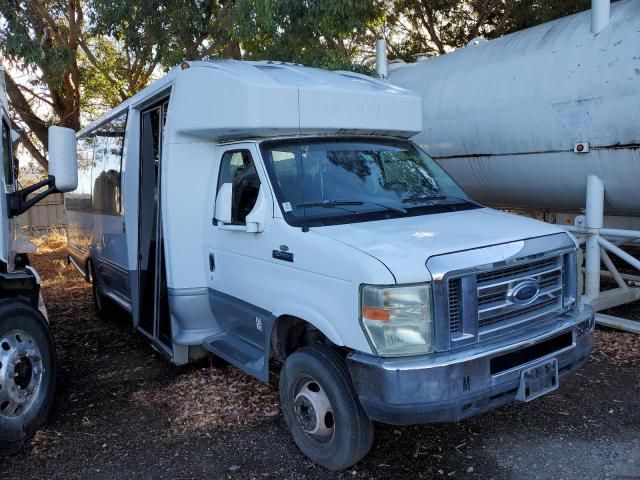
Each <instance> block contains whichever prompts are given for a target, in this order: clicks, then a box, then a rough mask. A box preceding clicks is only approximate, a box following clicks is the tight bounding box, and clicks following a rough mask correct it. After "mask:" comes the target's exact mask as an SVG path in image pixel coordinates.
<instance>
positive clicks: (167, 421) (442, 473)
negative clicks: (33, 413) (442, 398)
mask: <svg viewBox="0 0 640 480" xmlns="http://www.w3.org/2000/svg"><path fill="white" fill-rule="evenodd" d="M63 258H64V251H63V249H62V248H60V249H58V250H55V249H54V251H51V252H49V253H44V254H40V255H38V256H35V258H34V259H33V260H34V264H35V266H36V267H37V268H38V269H39V271H40V272H41V274H42V275H43V278H44V296H45V300H46V303H47V307H48V310H49V315H50V321H51V326H52V329H53V333H54V336H55V340H56V345H57V349H58V359H59V365H58V367H59V378H58V384H59V386H58V392H57V401H56V404H55V407H54V410H53V414H52V417H51V419H50V421H49V423H48V425H47V426H46V428H44V429H43V430H42V431H40V432H38V434H37V435H36V437H35V439H34V440H33V441H32V442H31V443H30V444H29V445H27V446H26V448H25V449H24V450H23V451H22V452H20V453H19V454H17V455H15V456H13V457H10V458H5V459H0V479H76V478H77V479H88V478H95V479H111V478H137V479H138V478H139V479H145V478H150V479H151V478H153V479H185V480H186V479H199V478H213V479H218V478H221V479H226V478H229V479H269V478H272V479H352V478H353V479H392V478H394V479H395V478H397V479H400V478H402V479H414V478H424V479H441V478H442V479H449V478H450V479H456V478H458V479H480V478H482V479H485V478H493V479H514V480H519V479H532V478H533V479H625V480H628V479H640V336H638V335H633V334H624V333H618V332H614V331H599V332H598V333H597V351H596V353H595V354H594V355H593V356H592V358H591V360H590V361H589V362H588V364H587V365H586V366H585V367H584V368H582V369H581V370H580V371H579V372H577V373H576V374H575V375H573V376H572V377H571V378H569V379H566V380H565V381H564V382H563V383H562V385H561V387H560V389H559V390H557V391H556V392H554V393H553V394H550V395H547V396H546V397H543V398H541V399H539V400H536V401H534V402H532V403H531V404H527V405H524V404H513V405H510V406H507V407H505V408H502V409H499V410H497V411H495V412H492V413H489V414H485V415H482V416H479V417H475V418H472V419H468V420H465V421H463V422H460V423H457V424H438V425H424V426H413V427H402V428H398V427H392V426H385V425H378V426H377V427H376V441H375V445H374V448H373V450H372V452H371V454H370V455H369V456H368V457H367V458H365V460H364V461H362V462H361V463H359V464H357V465H356V466H355V467H353V468H351V469H349V470H348V471H344V472H339V473H333V472H328V471H327V470H324V469H323V468H322V467H318V466H316V465H314V464H312V463H311V462H310V461H308V460H307V459H306V458H305V457H303V456H302V454H300V453H299V451H298V450H297V448H296V446H295V445H294V444H293V442H292V440H291V437H290V435H289V433H288V432H287V429H286V426H285V424H284V421H283V419H282V416H281V415H280V414H279V410H278V401H277V392H276V391H275V389H274V388H273V387H271V386H270V385H262V384H260V383H259V382H257V381H254V380H252V379H250V378H249V377H247V376H245V375H243V374H241V373H240V372H239V371H237V370H236V369H234V368H232V367H223V368H220V367H214V366H212V365H210V364H208V363H207V362H202V363H200V364H198V365H192V366H189V367H186V368H185V367H183V368H177V367H174V366H171V365H169V364H168V363H167V362H166V361H164V360H163V359H162V358H161V357H160V356H159V355H158V354H156V353H155V352H154V351H153V350H152V349H151V348H150V347H149V346H147V345H146V344H145V343H144V342H143V341H142V340H141V339H140V338H138V337H137V336H135V335H134V334H133V333H132V332H131V327H130V324H129V323H128V319H127V318H126V316H125V315H124V314H122V315H116V317H117V318H113V319H112V320H111V321H100V320H98V319H97V318H96V317H95V314H94V311H93V305H92V303H91V290H90V288H89V286H88V285H87V284H85V283H84V282H83V281H82V279H80V277H79V275H77V273H75V271H73V270H72V269H71V268H70V267H66V266H65V265H64V263H63ZM630 312H632V313H633V314H634V315H638V318H640V308H638V305H635V306H632V307H631V309H630Z"/></svg>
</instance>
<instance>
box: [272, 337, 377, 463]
mask: <svg viewBox="0 0 640 480" xmlns="http://www.w3.org/2000/svg"><path fill="white" fill-rule="evenodd" d="M280 402H281V404H282V410H283V414H284V418H285V420H286V422H287V425H288V426H289V430H290V431H291V433H292V435H293V439H294V441H295V442H296V445H297V446H298V448H300V450H301V451H302V453H304V454H305V455H306V456H307V457H309V458H310V459H311V460H313V461H314V462H316V463H319V464H320V465H322V466H324V467H326V468H328V469H330V470H341V469H344V468H347V467H350V466H351V465H353V464H354V463H356V462H358V461H359V460H361V459H362V458H363V457H364V456H365V455H366V454H367V453H368V452H369V450H370V449H371V445H372V443H373V424H372V422H371V420H370V419H369V418H368V417H367V415H366V414H365V413H364V411H363V410H362V407H361V406H360V403H359V402H358V399H357V397H356V393H355V389H354V388H353V385H352V383H351V378H350V377H349V373H348V371H347V367H346V364H345V362H344V360H343V359H342V357H341V356H340V355H338V353H337V352H336V351H335V350H333V349H332V348H329V347H327V346H324V345H313V346H310V347H305V348H302V349H300V350H298V351H296V352H295V353H293V354H292V355H291V356H290V357H289V358H287V360H286V361H285V364H284V367H283V369H282V372H281V373H280Z"/></svg>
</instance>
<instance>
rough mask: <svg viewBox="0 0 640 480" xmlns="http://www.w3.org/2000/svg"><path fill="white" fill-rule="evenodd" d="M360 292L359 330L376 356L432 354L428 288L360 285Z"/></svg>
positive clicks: (429, 291) (418, 286) (429, 289)
mask: <svg viewBox="0 0 640 480" xmlns="http://www.w3.org/2000/svg"><path fill="white" fill-rule="evenodd" d="M361 292H362V293H361V301H360V308H361V312H360V316H361V318H362V326H363V328H364V330H365V332H366V334H367V336H368V337H369V341H370V342H371V343H372V345H373V347H374V349H375V351H376V353H377V354H378V355H382V356H394V355H419V354H424V353H431V352H433V318H432V315H431V287H430V285H426V284H422V285H410V286H399V287H380V286H375V285H364V286H363V287H362V290H361Z"/></svg>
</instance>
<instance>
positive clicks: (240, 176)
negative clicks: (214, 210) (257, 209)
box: [218, 150, 260, 225]
mask: <svg viewBox="0 0 640 480" xmlns="http://www.w3.org/2000/svg"><path fill="white" fill-rule="evenodd" d="M225 183H231V184H232V186H233V200H232V207H231V216H232V223H234V224H236V225H243V224H244V223H245V219H246V217H247V215H248V214H249V213H250V212H251V210H253V207H254V206H255V204H256V200H257V199H258V191H259V190H260V178H259V177H258V172H257V171H256V166H255V163H254V162H253V158H252V157H251V153H250V152H249V151H248V150H234V151H229V152H225V154H224V155H223V156H222V161H221V162H220V174H219V176H218V190H220V187H221V186H222V185H223V184H225Z"/></svg>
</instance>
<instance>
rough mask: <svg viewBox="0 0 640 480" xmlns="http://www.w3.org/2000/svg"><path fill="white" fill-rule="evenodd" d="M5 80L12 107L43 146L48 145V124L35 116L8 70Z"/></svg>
mask: <svg viewBox="0 0 640 480" xmlns="http://www.w3.org/2000/svg"><path fill="white" fill-rule="evenodd" d="M5 80H6V85H7V94H8V95H9V100H11V106H12V107H13V108H14V109H15V111H16V113H17V114H18V115H19V116H20V118H21V119H22V121H23V122H24V123H25V124H26V125H27V126H28V127H29V129H30V130H31V131H32V132H33V134H34V135H35V136H36V137H37V138H38V140H39V141H40V142H42V144H43V145H47V142H48V141H49V132H48V130H47V124H46V123H45V122H43V121H42V120H41V119H40V117H39V116H38V115H36V114H35V112H34V111H33V109H32V108H31V105H30V104H29V102H28V101H27V99H26V97H25V96H24V94H23V93H22V91H21V90H20V87H19V86H18V84H17V83H16V82H15V80H14V79H13V77H11V75H10V74H9V72H8V71H6V70H5Z"/></svg>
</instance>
